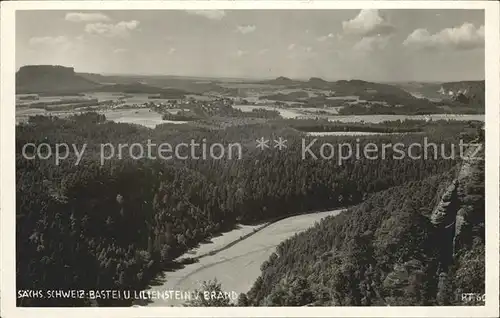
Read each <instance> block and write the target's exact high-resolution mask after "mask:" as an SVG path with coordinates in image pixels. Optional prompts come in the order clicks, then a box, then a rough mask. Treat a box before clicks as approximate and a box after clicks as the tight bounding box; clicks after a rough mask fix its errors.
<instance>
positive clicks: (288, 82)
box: [259, 76, 302, 86]
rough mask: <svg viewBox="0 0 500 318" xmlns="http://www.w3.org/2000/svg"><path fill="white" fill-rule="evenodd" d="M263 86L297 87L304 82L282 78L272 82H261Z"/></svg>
mask: <svg viewBox="0 0 500 318" xmlns="http://www.w3.org/2000/svg"><path fill="white" fill-rule="evenodd" d="M259 83H261V84H269V85H280V86H295V85H300V84H301V83H302V82H300V81H296V80H292V79H290V78H288V77H284V76H280V77H277V78H275V79H272V80H268V81H263V82H259Z"/></svg>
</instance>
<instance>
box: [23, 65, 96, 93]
mask: <svg viewBox="0 0 500 318" xmlns="http://www.w3.org/2000/svg"><path fill="white" fill-rule="evenodd" d="M98 87H100V85H99V84H98V83H95V82H93V81H91V80H89V79H87V78H84V77H81V76H79V75H77V74H76V73H75V70H74V69H73V68H72V67H64V66H59V65H28V66H23V67H21V68H20V69H19V71H17V73H16V93H18V94H32V93H47V92H50V93H64V92H82V91H88V90H92V89H95V88H98Z"/></svg>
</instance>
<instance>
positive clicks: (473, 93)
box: [394, 81, 485, 100]
mask: <svg viewBox="0 0 500 318" xmlns="http://www.w3.org/2000/svg"><path fill="white" fill-rule="evenodd" d="M484 83H485V82H484V81H457V82H444V83H420V82H409V83H397V84H394V85H395V86H398V87H400V88H402V89H404V90H406V91H407V92H409V93H411V94H413V95H415V96H419V97H422V98H428V99H442V100H453V99H457V95H459V94H463V95H464V96H465V97H467V98H471V97H472V98H473V99H481V100H484V91H485V88H484V87H485V84H484ZM459 99H462V98H461V97H459ZM462 100H463V99H462Z"/></svg>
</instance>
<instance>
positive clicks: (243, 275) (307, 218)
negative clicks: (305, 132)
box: [149, 210, 343, 306]
mask: <svg viewBox="0 0 500 318" xmlns="http://www.w3.org/2000/svg"><path fill="white" fill-rule="evenodd" d="M342 211H343V210H333V211H327V212H319V213H311V214H304V215H299V216H293V217H289V218H286V219H284V220H281V221H278V222H276V223H273V224H271V225H269V226H268V227H266V228H264V229H262V230H261V231H259V232H257V233H255V234H254V235H252V236H250V237H249V238H247V239H245V240H243V241H241V242H238V243H237V244H235V245H234V246H232V247H230V248H228V249H226V250H223V251H221V252H219V253H217V254H215V255H212V256H206V257H204V258H202V259H200V261H199V262H198V263H194V264H189V265H186V267H184V268H182V269H180V270H177V271H175V272H165V273H164V274H165V279H163V282H162V283H161V284H160V285H157V286H152V287H151V288H150V290H156V291H164V290H179V291H183V292H193V291H194V290H195V289H198V288H199V287H200V283H201V282H203V281H204V280H213V279H214V278H217V280H218V281H219V282H221V284H222V288H223V289H224V290H225V291H227V292H233V291H234V292H236V293H242V292H247V291H248V290H249V289H250V288H251V287H252V284H253V283H254V282H255V280H256V279H257V277H259V275H260V266H261V264H262V263H263V262H264V261H266V260H267V259H268V258H269V256H270V255H271V254H272V253H273V252H274V251H275V248H276V246H278V245H279V243H281V242H282V241H284V240H286V239H288V238H290V237H292V236H293V235H294V234H296V233H298V232H301V231H304V230H306V229H307V228H309V227H311V226H313V225H314V224H315V223H316V222H318V221H319V220H321V219H323V218H324V217H327V216H330V215H337V214H339V213H340V212H342ZM243 229H244V228H243ZM243 229H237V230H235V231H238V232H237V234H233V233H232V232H228V233H226V234H224V236H223V238H224V241H225V242H226V243H229V242H228V241H229V240H226V239H225V238H226V237H228V238H229V237H239V236H240V235H242V231H244V230H243ZM218 242H222V241H221V240H219V241H218ZM209 245H210V248H213V249H216V247H217V246H218V245H219V244H216V245H212V244H209ZM204 250H206V249H205V248H204ZM184 257H192V255H190V254H189V253H186V254H185V255H184ZM171 305H173V306H179V305H182V300H164V299H155V300H154V301H153V302H152V303H150V304H149V306H171Z"/></svg>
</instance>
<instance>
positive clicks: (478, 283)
mask: <svg viewBox="0 0 500 318" xmlns="http://www.w3.org/2000/svg"><path fill="white" fill-rule="evenodd" d="M483 158H484V154H483ZM484 247H485V245H484V160H465V161H464V162H463V163H462V164H461V165H460V167H458V169H454V170H451V171H450V172H449V173H444V174H439V175H436V176H433V177H430V178H428V179H425V180H422V181H418V182H410V183H407V184H405V185H403V186H398V187H394V188H391V189H388V190H385V191H382V192H379V193H376V194H373V195H371V196H370V197H369V198H368V199H367V200H365V201H364V202H363V203H362V204H360V205H358V206H356V207H354V208H351V209H350V210H348V211H347V212H345V213H343V214H341V215H339V216H336V217H331V218H328V219H325V220H323V221H322V222H320V224H318V225H317V226H316V227H314V228H312V229H310V230H309V231H307V232H305V233H303V234H300V235H297V236H296V237H294V238H293V239H290V240H287V241H285V242H284V243H282V244H281V245H280V246H279V247H278V248H277V252H276V253H275V254H273V255H272V256H271V258H270V259H269V260H268V261H267V262H265V263H264V264H263V265H262V267H261V269H262V274H261V276H260V277H259V279H258V280H257V281H256V282H255V284H254V286H253V288H252V289H251V290H250V291H249V292H248V294H247V295H246V297H243V299H245V302H246V303H247V304H249V305H257V306H304V305H322V306H326V305H329V306H332V305H333V306H366V305H379V306H384V305H391V306H394V305H406V306H408V305H464V303H463V301H462V299H461V293H462V292H471V291H474V292H476V293H481V291H482V292H484V288H485V287H484V279H485V276H484ZM476 303H477V302H476ZM467 304H468V305H471V304H474V302H469V303H467Z"/></svg>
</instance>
